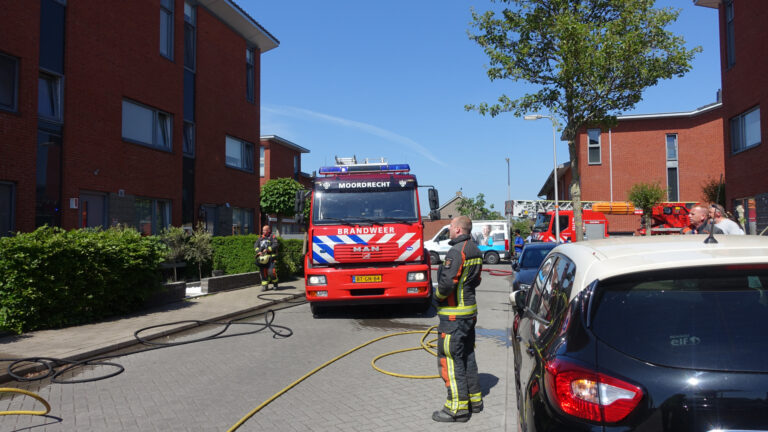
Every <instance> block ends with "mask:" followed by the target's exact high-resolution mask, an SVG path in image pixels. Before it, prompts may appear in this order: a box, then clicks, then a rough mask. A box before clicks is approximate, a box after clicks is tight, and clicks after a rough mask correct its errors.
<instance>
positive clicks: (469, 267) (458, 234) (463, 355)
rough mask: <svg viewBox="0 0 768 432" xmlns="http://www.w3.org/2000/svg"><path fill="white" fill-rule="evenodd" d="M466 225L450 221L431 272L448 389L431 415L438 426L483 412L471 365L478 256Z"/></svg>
mask: <svg viewBox="0 0 768 432" xmlns="http://www.w3.org/2000/svg"><path fill="white" fill-rule="evenodd" d="M471 232H472V221H471V220H470V219H469V218H468V217H466V216H459V217H457V218H454V219H453V220H452V221H451V227H450V236H451V241H450V242H449V243H448V244H450V245H451V246H452V247H451V249H450V250H449V251H448V253H447V254H446V256H445V260H444V261H443V264H442V265H440V268H439V269H438V272H437V280H438V286H437V290H435V297H436V300H437V315H438V317H439V318H440V323H439V325H438V326H437V331H438V335H439V337H438V342H437V344H438V346H437V367H438V370H439V372H440V376H441V377H442V378H443V380H444V381H445V386H446V387H447V388H448V398H447V400H446V401H445V405H444V406H443V408H442V409H441V410H439V411H435V412H434V413H432V420H435V421H438V422H465V421H467V420H469V417H470V416H471V415H472V413H478V412H480V411H482V410H483V399H482V392H481V390H480V384H479V382H478V379H477V362H476V361H475V323H476V322H477V302H476V301H475V288H477V286H478V285H480V273H481V272H482V271H483V255H482V253H481V252H480V249H478V247H477V244H476V243H475V241H474V240H472V238H471V236H470V233H471Z"/></svg>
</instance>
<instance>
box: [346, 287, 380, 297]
mask: <svg viewBox="0 0 768 432" xmlns="http://www.w3.org/2000/svg"><path fill="white" fill-rule="evenodd" d="M349 295H351V296H353V297H364V296H380V295H384V289H383V288H378V289H354V290H350V291H349Z"/></svg>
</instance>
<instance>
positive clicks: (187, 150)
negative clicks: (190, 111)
mask: <svg viewBox="0 0 768 432" xmlns="http://www.w3.org/2000/svg"><path fill="white" fill-rule="evenodd" d="M183 152H184V156H190V157H195V124H194V123H190V122H184V144H183Z"/></svg>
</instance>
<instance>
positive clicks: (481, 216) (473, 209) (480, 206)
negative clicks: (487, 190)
mask: <svg viewBox="0 0 768 432" xmlns="http://www.w3.org/2000/svg"><path fill="white" fill-rule="evenodd" d="M456 209H457V210H458V211H459V214H462V215H464V216H469V218H470V219H473V220H497V219H504V218H503V217H502V216H501V213H499V212H498V211H494V210H493V204H491V205H490V206H489V209H488V208H485V194H482V193H479V194H477V197H476V198H467V197H460V198H459V200H458V202H457V204H456Z"/></svg>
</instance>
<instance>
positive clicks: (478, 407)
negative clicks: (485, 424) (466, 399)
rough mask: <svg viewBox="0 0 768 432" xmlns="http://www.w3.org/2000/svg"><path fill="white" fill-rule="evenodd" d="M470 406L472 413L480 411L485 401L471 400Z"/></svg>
mask: <svg viewBox="0 0 768 432" xmlns="http://www.w3.org/2000/svg"><path fill="white" fill-rule="evenodd" d="M470 408H471V411H472V414H477V413H479V412H480V411H482V410H483V401H480V402H470Z"/></svg>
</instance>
